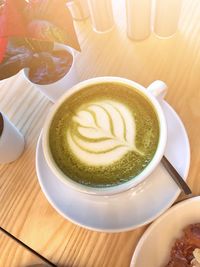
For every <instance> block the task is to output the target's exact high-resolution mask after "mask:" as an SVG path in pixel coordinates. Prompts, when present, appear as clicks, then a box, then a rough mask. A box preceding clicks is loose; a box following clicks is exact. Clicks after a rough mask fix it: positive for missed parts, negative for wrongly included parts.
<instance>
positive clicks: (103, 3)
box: [88, 0, 114, 33]
mask: <svg viewBox="0 0 200 267" xmlns="http://www.w3.org/2000/svg"><path fill="white" fill-rule="evenodd" d="M88 6H89V11H90V17H91V22H92V26H93V29H94V31H96V32H98V33H105V32H108V31H110V30H111V29H112V28H113V26H114V19H113V10H112V1H111V0H88Z"/></svg>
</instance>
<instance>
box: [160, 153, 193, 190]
mask: <svg viewBox="0 0 200 267" xmlns="http://www.w3.org/2000/svg"><path fill="white" fill-rule="evenodd" d="M161 162H162V164H163V166H164V167H165V169H166V170H167V171H168V173H169V174H170V175H171V177H172V178H173V180H174V181H175V182H176V184H177V185H178V187H179V188H180V189H181V190H182V192H183V193H184V194H185V195H191V194H192V191H191V189H190V188H189V186H188V185H187V184H186V182H185V181H184V180H183V178H182V177H181V176H180V174H179V173H178V172H177V170H176V169H175V168H174V167H173V165H172V164H171V163H170V162H169V160H168V159H167V158H166V157H165V156H163V157H162V159H161Z"/></svg>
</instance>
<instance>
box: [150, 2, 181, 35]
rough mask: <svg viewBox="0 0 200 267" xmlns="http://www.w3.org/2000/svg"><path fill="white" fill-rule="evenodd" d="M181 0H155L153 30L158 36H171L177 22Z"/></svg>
mask: <svg viewBox="0 0 200 267" xmlns="http://www.w3.org/2000/svg"><path fill="white" fill-rule="evenodd" d="M181 6H182V0H156V1H155V18H154V32H155V34H156V35H157V36H158V37H162V38H169V37H171V36H173V35H174V34H175V33H176V31H177V29H178V23H179V17H180V12H181Z"/></svg>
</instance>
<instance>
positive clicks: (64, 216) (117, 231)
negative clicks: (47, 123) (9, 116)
mask: <svg viewBox="0 0 200 267" xmlns="http://www.w3.org/2000/svg"><path fill="white" fill-rule="evenodd" d="M163 102H164V103H165V105H166V106H167V108H168V109H170V111H172V112H173V116H175V117H176V119H177V120H178V121H179V123H180V126H181V130H182V132H183V133H184V136H185V141H186V148H185V149H186V150H187V157H188V161H187V164H186V165H185V175H184V176H183V179H184V180H185V181H186V180H187V177H188V173H189V168H190V161H191V153H190V143H189V138H188V135H187V132H186V129H185V126H184V124H183V122H182V120H181V118H180V117H179V115H178V114H177V113H176V111H175V110H174V109H173V108H172V107H171V105H169V104H168V103H167V102H166V101H164V100H163ZM42 132H43V130H41V133H40V135H39V138H38V141H37V146H36V174H37V178H38V181H39V184H40V187H41V189H42V191H43V193H44V195H45V197H46V198H47V200H48V201H49V203H50V204H51V206H52V207H53V208H54V209H55V210H56V211H57V212H58V213H59V214H60V215H61V216H62V217H63V218H65V219H67V220H69V221H70V222H72V223H73V224H75V225H78V226H80V227H83V228H85V229H88V230H91V231H96V232H104V233H120V232H127V231H132V230H134V229H137V228H139V227H142V226H145V225H147V224H149V223H151V222H153V221H155V220H156V219H158V218H159V217H160V216H161V215H162V214H163V213H165V212H166V211H167V210H168V209H169V208H170V207H171V206H172V204H173V203H174V202H175V200H176V199H177V197H178V196H179V194H180V192H181V190H180V189H179V188H178V186H177V192H176V194H175V195H174V197H173V198H171V201H170V202H169V203H168V205H165V207H164V208H162V209H160V211H159V212H157V213H156V215H153V216H151V217H149V219H148V220H145V221H144V222H142V223H140V224H137V225H134V226H129V227H121V228H114V229H110V228H99V227H98V228H95V227H90V226H88V225H85V224H82V223H80V222H78V221H76V220H74V219H72V218H70V217H69V216H67V215H66V214H65V213H64V212H62V211H60V210H59V209H58V208H57V205H56V204H54V201H53V200H51V198H50V197H49V194H48V192H47V190H46V188H45V186H44V185H43V184H42V179H41V178H40V175H39V174H40V170H39V169H40V167H39V161H38V153H39V149H40V148H41V149H42ZM43 157H44V155H43ZM44 160H45V158H44ZM160 164H161V163H159V165H160ZM159 165H158V166H159ZM157 168H158V167H157ZM52 175H54V174H53V173H52ZM69 190H71V191H73V190H72V189H71V188H69ZM124 193H127V191H126V192H122V193H119V194H124ZM82 194H84V193H82ZM111 197H112V196H111ZM163 209H164V211H163Z"/></svg>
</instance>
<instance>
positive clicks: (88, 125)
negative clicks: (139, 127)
mask: <svg viewBox="0 0 200 267" xmlns="http://www.w3.org/2000/svg"><path fill="white" fill-rule="evenodd" d="M72 128H73V130H72ZM135 137H136V125H135V120H134V117H133V115H132V113H131V112H130V110H129V109H128V108H127V107H126V106H125V105H123V104H122V103H119V102H116V101H99V102H94V103H89V104H88V105H84V106H83V107H82V108H81V107H80V108H79V110H78V111H77V112H76V114H75V115H74V116H73V118H72V126H71V128H69V129H68V131H67V141H68V144H69V147H70V149H71V151H72V152H73V154H74V155H75V156H76V157H77V158H79V159H80V160H81V161H83V162H84V163H86V164H88V165H94V166H98V165H109V164H112V163H113V162H115V161H117V160H120V159H121V158H122V157H123V156H124V155H125V154H126V153H128V152H129V151H135V152H136V153H138V154H140V155H142V154H143V153H142V152H141V151H139V150H138V149H137V148H136V145H135Z"/></svg>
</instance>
